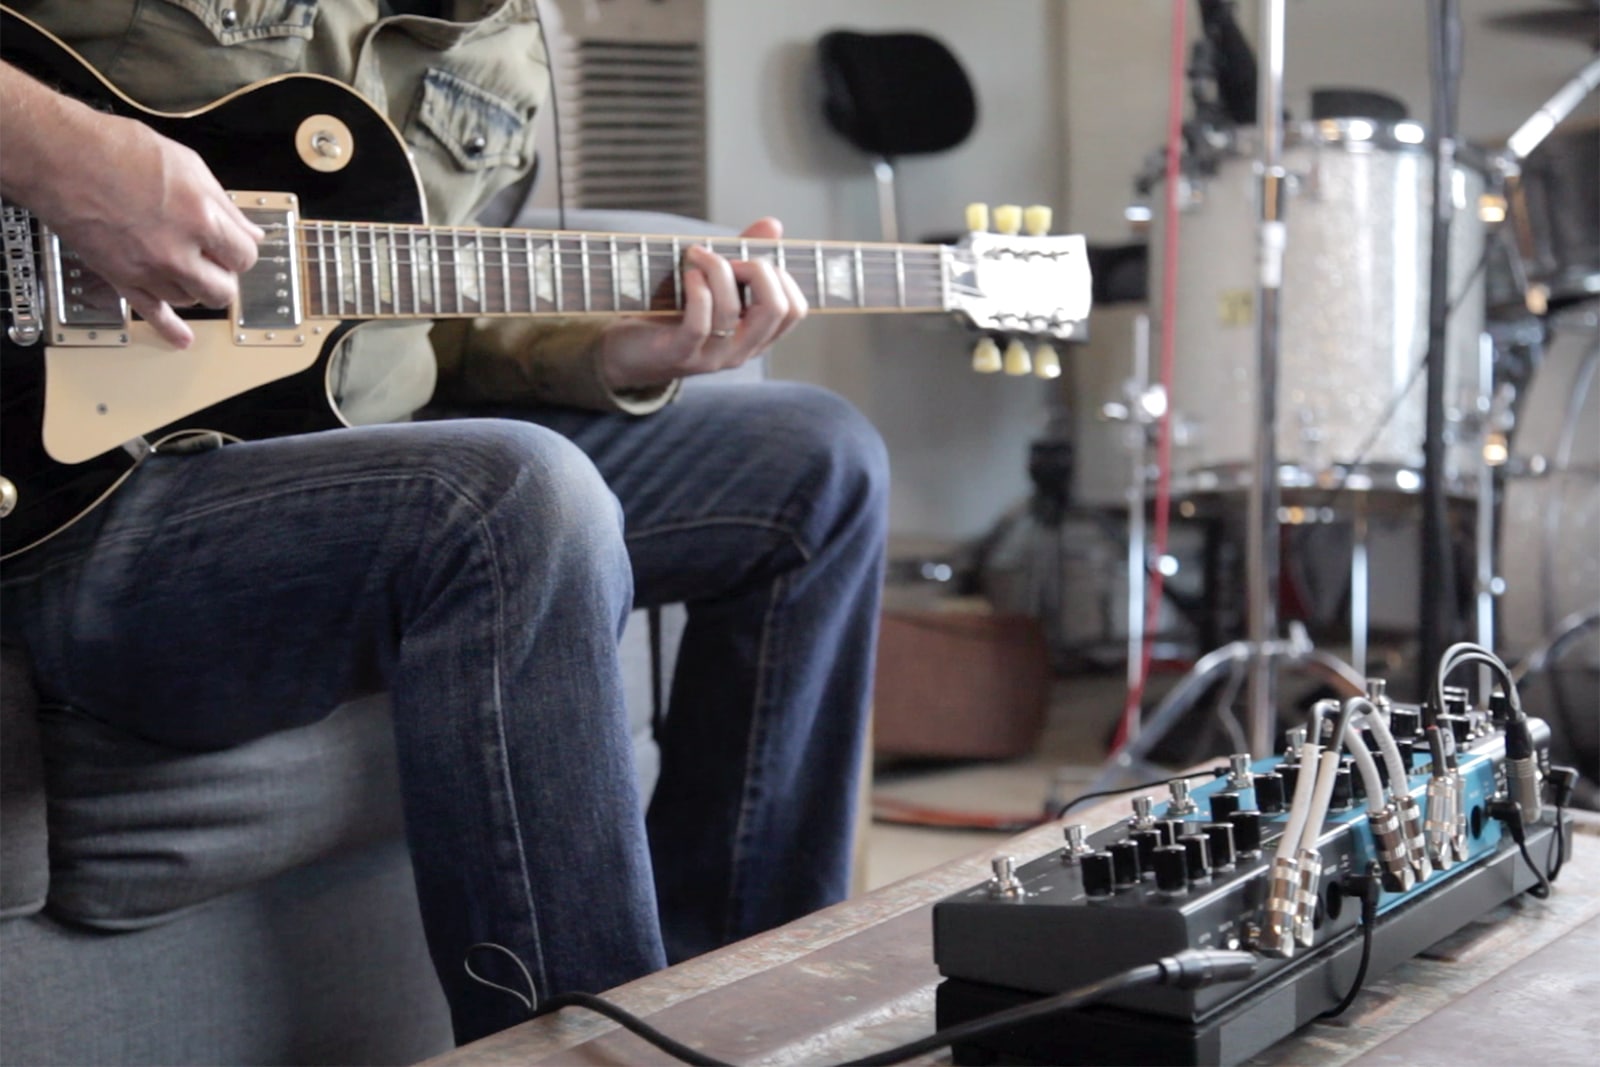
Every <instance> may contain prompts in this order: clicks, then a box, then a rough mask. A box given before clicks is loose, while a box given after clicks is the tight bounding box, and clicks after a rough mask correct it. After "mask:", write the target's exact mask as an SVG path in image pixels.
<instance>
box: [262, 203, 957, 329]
mask: <svg viewBox="0 0 1600 1067" xmlns="http://www.w3.org/2000/svg"><path fill="white" fill-rule="evenodd" d="M296 235H297V238H298V241H299V245H300V247H299V249H298V252H297V254H296V255H295V256H292V257H288V258H289V261H290V262H293V261H295V260H298V261H299V263H300V264H301V266H302V271H301V273H302V277H303V282H302V284H303V285H304V286H305V293H304V300H305V306H306V309H307V311H308V312H309V313H310V314H311V315H313V316H318V317H327V318H339V319H348V318H429V319H439V318H459V317H467V316H479V315H516V316H528V315H550V316H563V317H572V316H582V315H613V314H617V313H627V314H646V315H649V314H662V315H666V314H672V313H675V312H678V311H680V310H682V307H683V298H684V285H683V254H684V252H685V250H686V249H688V248H690V247H692V246H694V245H700V246H703V247H707V248H710V249H711V250H712V251H714V252H717V253H719V254H720V255H723V256H726V257H727V258H729V259H732V260H757V259H765V260H767V261H769V262H771V263H772V264H773V265H774V266H775V267H778V268H780V269H782V270H785V271H787V272H788V273H789V274H790V276H792V277H793V278H794V280H795V282H796V283H797V284H798V286H799V288H800V291H801V292H802V293H803V294H804V295H805V297H806V300H807V301H808V302H809V303H810V305H811V309H812V310H813V311H814V312H824V313H826V312H857V313H871V312H896V311H901V312H924V311H942V310H946V309H947V308H948V306H949V305H948V302H947V300H946V293H947V292H948V291H949V282H950V273H951V266H950V264H949V262H948V260H947V256H946V252H947V249H945V248H943V247H942V246H938V245H900V244H857V243H850V242H840V241H795V240H781V241H780V240H761V239H754V238H742V237H716V238H707V237H666V236H655V235H639V234H609V233H581V232H576V231H560V232H556V231H535V230H507V229H489V228H478V227H441V226H409V225H388V224H378V223H350V222H319V221H301V222H299V223H298V224H297V229H296ZM271 240H272V239H271V238H269V240H268V243H267V244H266V245H264V246H263V248H262V254H263V256H264V257H265V256H270V255H273V254H274V252H273V250H272V249H271V247H270V245H271Z"/></svg>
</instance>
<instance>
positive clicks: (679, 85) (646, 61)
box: [539, 0, 707, 218]
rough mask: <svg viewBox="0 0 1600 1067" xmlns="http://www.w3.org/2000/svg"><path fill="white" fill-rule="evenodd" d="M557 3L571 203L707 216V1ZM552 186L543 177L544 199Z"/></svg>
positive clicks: (557, 60) (557, 65)
mask: <svg viewBox="0 0 1600 1067" xmlns="http://www.w3.org/2000/svg"><path fill="white" fill-rule="evenodd" d="M545 6H546V8H547V9H548V8H549V6H550V5H549V4H548V3H547V4H546V5H545ZM559 8H560V16H559V21H560V25H559V27H557V26H554V25H552V26H550V27H549V29H550V30H551V34H550V46H551V51H552V53H553V57H552V60H553V67H554V70H555V85H556V93H557V99H558V104H559V107H560V118H561V157H562V158H561V160H560V165H561V174H562V178H563V180H564V182H565V185H566V197H567V204H568V206H569V207H573V208H598V209H607V208H609V209H621V210H640V211H666V212H672V213H674V214H679V215H689V216H693V217H695V218H704V217H705V215H706V206H707V205H706V170H707V168H706V89H705V33H704V27H705V13H704V3H703V0H603V2H597V0H586V2H582V3H579V2H574V0H563V2H562V3H560V5H559ZM547 151H548V149H547ZM544 158H546V159H548V158H550V157H549V155H546V156H545V157H544ZM554 184H555V183H554V182H552V181H549V180H548V179H546V180H542V181H540V183H539V185H540V187H541V188H540V189H539V193H540V194H541V196H540V199H541V200H545V201H546V202H551V203H553V196H554V190H553V189H552V188H549V187H550V186H553V185H554Z"/></svg>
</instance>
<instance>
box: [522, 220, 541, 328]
mask: <svg viewBox="0 0 1600 1067" xmlns="http://www.w3.org/2000/svg"><path fill="white" fill-rule="evenodd" d="M522 258H523V259H524V260H525V261H526V262H527V264H528V308H529V310H532V311H538V310H539V285H538V282H536V281H535V280H534V277H533V235H532V234H531V233H530V234H528V235H527V236H526V237H524V238H523V241H522Z"/></svg>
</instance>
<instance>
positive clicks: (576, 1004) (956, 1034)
mask: <svg viewBox="0 0 1600 1067" xmlns="http://www.w3.org/2000/svg"><path fill="white" fill-rule="evenodd" d="M1255 969H1256V958H1255V957H1254V956H1252V955H1251V954H1250V953H1248V952H1228V951H1221V950H1217V949H1189V950H1187V951H1184V952H1179V953H1177V954H1175V955H1172V956H1167V957H1164V958H1163V959H1161V960H1159V961H1157V962H1155V963H1148V964H1145V965H1143V966H1140V967H1134V968H1132V969H1130V970H1127V971H1123V972H1122V973H1121V974H1114V975H1112V976H1110V977H1109V978H1102V979H1101V980H1100V981H1098V982H1092V983H1090V984H1089V985H1086V986H1080V987H1079V988H1077V989H1069V990H1067V991H1066V992H1064V993H1056V994H1054V995H1052V996H1047V997H1042V998H1040V999H1039V1000H1035V1001H1031V1002H1029V1003H1027V1004H1022V1005H1018V1006H1017V1007H1015V1008H1007V1009H1006V1010H1004V1011H999V1012H994V1013H992V1014H990V1015H985V1016H983V1017H982V1018H979V1019H973V1020H971V1021H969V1022H964V1023H959V1024H957V1025H955V1026H947V1027H945V1028H944V1029H943V1030H938V1031H935V1032H934V1033H932V1034H929V1035H928V1036H927V1037H923V1038H918V1039H917V1040H915V1041H908V1042H906V1043H905V1044H903V1045H896V1046H895V1047H894V1048H890V1049H885V1050H884V1051H882V1052H875V1053H873V1054H872V1055H870V1056H863V1057H861V1058H860V1059H854V1060H849V1061H847V1062H845V1063H842V1064H839V1065H837V1067H884V1065H887V1064H892V1063H899V1062H900V1061H902V1060H907V1059H910V1058H911V1057H912V1056H916V1055H918V1054H920V1053H923V1052H928V1051H931V1050H933V1049H936V1048H943V1047H944V1046H945V1045H949V1044H953V1043H954V1042H957V1041H970V1040H972V1039H974V1038H979V1037H984V1036H986V1035H988V1034H990V1033H993V1032H995V1031H998V1030H1008V1029H1010V1028H1012V1027H1015V1026H1019V1025H1021V1024H1023V1023H1027V1022H1032V1021H1034V1020H1036V1019H1042V1018H1045V1017H1047V1016H1050V1015H1054V1014H1057V1013H1059V1012H1063V1011H1071V1010H1072V1009H1074V1008H1078V1007H1082V1006H1083V1005H1085V1004H1088V1003H1090V1002H1091V1001H1095V1000H1099V999H1100V998H1101V997H1104V996H1106V995H1107V994H1108V993H1115V992H1118V991H1119V990H1123V989H1131V988H1133V987H1135V986H1141V985H1158V984H1160V985H1171V986H1177V987H1178V988H1180V989H1195V988H1198V987H1200V986H1203V985H1209V984H1211V983H1212V982H1237V981H1240V980H1242V979H1244V978H1248V977H1249V976H1250V975H1252V974H1254V973H1255ZM568 1007H573V1008H587V1009H588V1010H590V1011H592V1012H596V1013H597V1014H600V1015H604V1016H605V1017H606V1018H608V1019H610V1020H612V1021H613V1022H615V1023H617V1024H618V1025H620V1026H622V1027H624V1028H626V1029H627V1030H628V1031H629V1032H631V1033H633V1034H635V1035H637V1036H638V1037H641V1038H643V1039H644V1040H645V1041H648V1042H650V1044H652V1045H654V1046H655V1047H656V1048H659V1049H660V1050H661V1051H663V1052H665V1053H667V1054H668V1055H669V1056H672V1057H674V1058H675V1059H678V1060H681V1061H682V1062H684V1063H692V1064H698V1065H703V1067H732V1065H731V1064H729V1063H727V1062H726V1061H724V1060H719V1059H715V1058H714V1057H712V1056H708V1055H707V1054H705V1053H703V1052H700V1051H698V1050H696V1049H693V1048H690V1047H689V1046H688V1045H685V1044H683V1043H682V1042H679V1041H675V1040H674V1039H672V1038H670V1037H668V1036H667V1035H666V1034H663V1033H662V1032H661V1031H659V1030H657V1029H656V1028H655V1027H653V1026H651V1025H650V1024H648V1023H646V1022H645V1021H644V1020H642V1019H640V1018H639V1017H638V1016H636V1015H634V1014H633V1013H632V1012H629V1011H627V1010H626V1009H624V1008H619V1007H617V1006H616V1005H615V1004H612V1003H611V1002H610V1001H608V1000H605V999H603V998H601V997H597V996H595V995H594V994H592V993H563V994H561V995H560V996H557V997H551V998H550V999H549V1000H547V1001H545V1002H544V1003H543V1004H541V1005H539V1008H538V1010H537V1011H535V1012H534V1013H533V1015H532V1016H531V1017H532V1018H538V1017H539V1016H541V1015H548V1014H550V1013H552V1012H556V1011H560V1010H561V1009H562V1008H568Z"/></svg>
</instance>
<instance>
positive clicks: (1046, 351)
mask: <svg viewBox="0 0 1600 1067" xmlns="http://www.w3.org/2000/svg"><path fill="white" fill-rule="evenodd" d="M1033 376H1034V377H1035V378H1044V379H1046V380H1050V379H1055V378H1059V377H1061V353H1060V352H1057V351H1056V348H1055V345H1052V344H1048V343H1047V344H1042V345H1040V346H1039V347H1038V348H1035V349H1034V350H1033Z"/></svg>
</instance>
